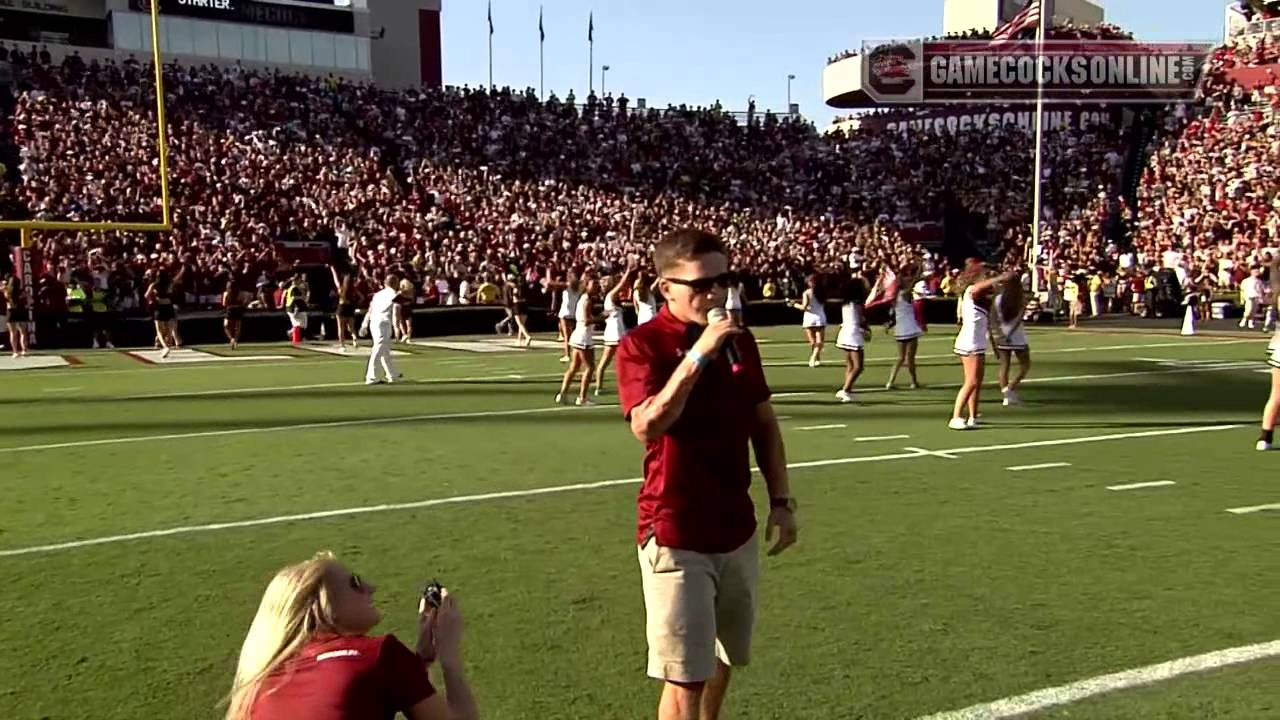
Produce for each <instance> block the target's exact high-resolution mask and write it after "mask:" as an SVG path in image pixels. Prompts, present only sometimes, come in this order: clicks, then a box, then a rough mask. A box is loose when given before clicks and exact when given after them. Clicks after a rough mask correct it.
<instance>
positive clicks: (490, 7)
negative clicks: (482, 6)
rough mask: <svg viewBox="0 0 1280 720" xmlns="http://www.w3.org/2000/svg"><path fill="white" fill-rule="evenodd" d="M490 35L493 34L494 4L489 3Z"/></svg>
mask: <svg viewBox="0 0 1280 720" xmlns="http://www.w3.org/2000/svg"><path fill="white" fill-rule="evenodd" d="M489 34H490V35H492V34H493V2H492V0H491V1H490V2H489Z"/></svg>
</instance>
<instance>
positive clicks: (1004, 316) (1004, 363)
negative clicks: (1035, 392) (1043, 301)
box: [991, 277, 1031, 407]
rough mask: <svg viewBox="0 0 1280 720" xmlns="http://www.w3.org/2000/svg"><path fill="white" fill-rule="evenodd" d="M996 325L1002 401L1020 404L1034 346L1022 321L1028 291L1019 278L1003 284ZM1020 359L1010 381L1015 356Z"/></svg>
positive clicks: (995, 332) (1006, 404)
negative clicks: (1028, 341)
mask: <svg viewBox="0 0 1280 720" xmlns="http://www.w3.org/2000/svg"><path fill="white" fill-rule="evenodd" d="M994 309H995V319H996V322H995V324H993V325H992V330H993V332H992V333H991V334H992V337H993V338H994V339H995V346H996V358H997V359H999V360H1000V371H999V378H1000V396H1001V399H1002V403H1003V404H1004V405H1005V406H1006V407H1007V406H1009V405H1019V404H1021V402H1022V401H1021V400H1019V399H1018V387H1019V386H1020V385H1021V384H1022V381H1023V379H1025V378H1026V377H1027V373H1028V372H1030V370H1031V346H1030V345H1028V344H1027V329H1026V327H1024V326H1023V324H1022V316H1023V314H1024V313H1025V312H1026V309H1027V296H1026V290H1025V289H1024V288H1023V287H1022V282H1021V280H1020V279H1019V278H1017V277H1015V278H1014V279H1013V280H1010V281H1009V282H1006V283H1005V284H1004V285H1003V286H1001V289H1000V292H999V293H998V294H997V295H996V299H995V307H994ZM1015 357H1016V358H1017V359H1018V374H1017V376H1016V377H1014V378H1013V380H1012V381H1010V380H1009V366H1010V365H1012V364H1013V358H1015Z"/></svg>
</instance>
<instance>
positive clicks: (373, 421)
mask: <svg viewBox="0 0 1280 720" xmlns="http://www.w3.org/2000/svg"><path fill="white" fill-rule="evenodd" d="M614 407H617V405H592V406H590V407H587V408H579V407H567V406H555V407H542V408H525V409H523V410H481V411H477V412H459V413H439V414H434V415H397V416H395V417H382V418H366V419H363V420H333V421H329V422H313V423H297V424H294V425H270V426H267V427H247V428H234V429H231V430H205V431H201V432H189V433H171V434H168V435H137V436H134V437H117V438H101V439H98V440H76V441H73V442H65V443H49V444H47V445H20V446H18V447H6V448H0V454H8V453H19V452H30V451H34V450H61V449H65V448H74V447H91V446H94V445H123V444H126V443H139V442H148V441H151V440H182V439H186V438H202V437H223V436H226V435H244V434H247V433H268V432H281V431H285V430H313V429H315V428H334V427H352V426H357V425H382V424H385V423H399V422H421V421H426V420H456V419H460V418H475V417H505V416H510V415H534V414H538V413H553V412H567V411H571V410H584V409H586V410H590V409H603V408H614Z"/></svg>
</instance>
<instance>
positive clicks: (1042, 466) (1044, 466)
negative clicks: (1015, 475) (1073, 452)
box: [1005, 462, 1071, 472]
mask: <svg viewBox="0 0 1280 720" xmlns="http://www.w3.org/2000/svg"><path fill="white" fill-rule="evenodd" d="M1060 467H1071V463H1069V462H1051V463H1040V464H1039V465H1013V466H1010V467H1007V468H1005V470H1010V471H1012V472H1022V471H1023V470H1048V469H1049V468H1060Z"/></svg>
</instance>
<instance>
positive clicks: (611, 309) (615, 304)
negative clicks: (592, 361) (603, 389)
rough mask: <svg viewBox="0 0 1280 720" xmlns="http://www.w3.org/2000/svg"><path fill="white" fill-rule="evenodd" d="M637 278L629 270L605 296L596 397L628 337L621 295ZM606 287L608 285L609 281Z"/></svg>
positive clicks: (633, 272)
mask: <svg viewBox="0 0 1280 720" xmlns="http://www.w3.org/2000/svg"><path fill="white" fill-rule="evenodd" d="M635 276H636V271H635V270H634V269H631V270H627V271H626V272H625V273H623V275H622V279H621V280H619V281H618V284H617V285H614V286H613V288H612V289H611V290H609V292H608V293H607V294H606V295H605V296H604V353H603V354H601V355H600V364H599V365H598V366H596V395H599V394H600V386H601V385H602V384H603V383H604V373H605V370H608V369H609V363H611V362H613V356H614V355H615V354H616V353H617V352H618V344H619V343H621V342H622V338H624V337H626V336H627V324H626V321H625V320H624V319H623V317H622V305H621V295H622V292H623V291H624V290H626V289H627V288H630V287H631V283H632V279H633V278H634V277H635ZM605 285H606V286H607V285H608V281H607V280H606V282H605Z"/></svg>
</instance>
